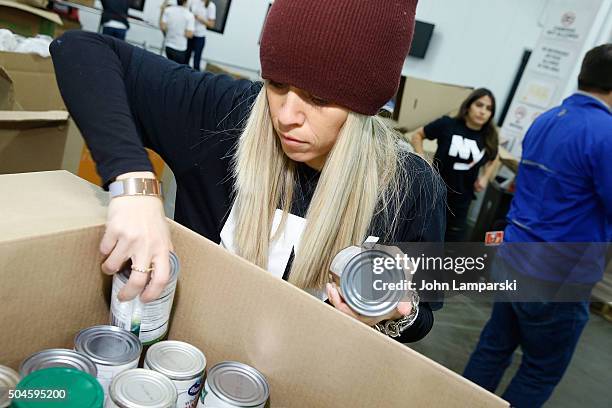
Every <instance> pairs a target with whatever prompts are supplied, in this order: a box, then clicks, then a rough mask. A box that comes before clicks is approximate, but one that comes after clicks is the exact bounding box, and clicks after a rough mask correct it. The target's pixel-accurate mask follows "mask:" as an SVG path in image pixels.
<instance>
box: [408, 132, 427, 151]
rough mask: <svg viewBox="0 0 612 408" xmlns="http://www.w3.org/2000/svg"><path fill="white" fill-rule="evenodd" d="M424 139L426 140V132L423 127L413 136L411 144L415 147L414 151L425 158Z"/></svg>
mask: <svg viewBox="0 0 612 408" xmlns="http://www.w3.org/2000/svg"><path fill="white" fill-rule="evenodd" d="M423 139H425V131H424V130H423V127H420V128H418V129H417V131H416V132H415V133H414V134H413V135H412V139H411V140H410V142H411V143H412V147H414V151H415V152H417V153H418V154H420V155H421V156H423V157H425V150H423Z"/></svg>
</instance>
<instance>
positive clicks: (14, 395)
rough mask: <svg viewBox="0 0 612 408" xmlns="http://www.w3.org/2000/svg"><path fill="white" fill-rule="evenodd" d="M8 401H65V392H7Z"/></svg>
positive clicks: (38, 390)
mask: <svg viewBox="0 0 612 408" xmlns="http://www.w3.org/2000/svg"><path fill="white" fill-rule="evenodd" d="M9 398H10V399H30V400H34V399H49V400H51V399H55V400H57V399H65V398H66V390H45V389H36V390H9Z"/></svg>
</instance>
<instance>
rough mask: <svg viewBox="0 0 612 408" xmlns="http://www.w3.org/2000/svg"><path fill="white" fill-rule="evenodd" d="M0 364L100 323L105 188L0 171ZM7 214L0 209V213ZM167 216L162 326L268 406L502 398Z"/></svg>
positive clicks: (464, 402) (478, 402)
mask: <svg viewBox="0 0 612 408" xmlns="http://www.w3.org/2000/svg"><path fill="white" fill-rule="evenodd" d="M0 197H3V198H5V197H8V198H9V199H2V200H0V213H2V214H3V215H4V216H3V217H1V218H0V274H1V276H0V280H1V282H2V285H0V301H1V302H2V314H1V315H0V327H2V330H1V331H0V364H4V365H9V366H11V367H13V368H16V367H17V366H18V364H19V363H20V361H21V360H22V359H23V358H25V357H26V356H28V355H29V354H30V353H32V352H35V351H38V350H41V349H45V348H50V347H71V346H72V344H73V343H72V342H73V337H74V335H75V333H76V332H77V331H78V330H80V329H82V328H85V327H88V326H91V325H95V324H102V323H106V322H107V319H108V300H109V292H108V290H109V286H110V278H109V277H107V276H104V275H103V274H102V273H101V272H100V263H101V261H102V259H101V257H100V254H99V250H98V248H99V243H100V239H101V238H102V234H103V232H104V223H105V219H106V214H105V213H106V208H105V205H106V194H104V193H103V192H102V191H101V190H100V189H99V188H97V187H95V186H93V185H92V184H89V183H87V182H85V181H84V180H82V179H80V178H78V177H76V176H74V175H72V174H70V173H67V172H62V171H59V172H45V173H29V174H17V175H3V176H0ZM7 214H8V216H7ZM169 222H170V227H171V233H172V240H173V244H174V247H175V250H176V253H177V254H178V257H179V259H180V260H181V271H180V277H179V288H178V293H177V298H176V299H175V308H174V315H173V320H172V322H171V327H170V333H169V337H170V338H171V339H178V340H184V341H187V342H189V343H192V344H193V345H195V346H197V347H199V348H200V349H202V350H203V351H204V353H205V354H206V357H207V360H208V367H211V366H212V365H213V364H215V363H217V362H219V361H223V360H230V359H232V360H237V361H242V362H244V363H247V364H250V365H252V366H254V367H256V368H258V369H259V370H260V371H261V372H262V373H263V374H264V375H265V376H266V377H267V379H268V382H269V383H270V387H271V400H270V406H271V407H310V408H314V407H351V408H353V407H386V408H388V407H398V408H399V407H402V408H403V407H406V406H411V407H461V408H464V407H471V408H477V407H483V408H484V407H487V408H489V407H507V406H508V404H507V403H505V402H504V401H503V400H501V399H500V398H499V397H497V396H495V395H493V394H491V393H489V392H488V391H485V390H483V389H482V388H480V387H478V386H476V385H474V384H473V383H471V382H469V381H468V380H466V379H464V378H462V377H460V376H459V375H457V374H455V373H453V372H452V371H450V370H448V369H446V368H444V367H442V366H441V365H439V364H437V363H435V362H433V361H431V360H429V359H428V358H426V357H424V356H422V355H420V354H419V353H417V352H415V351H413V350H411V349H410V348H409V347H407V346H404V345H402V344H399V343H397V342H396V341H394V340H392V339H390V338H388V337H386V336H384V335H383V334H381V333H378V332H376V331H375V330H372V329H371V328H369V327H367V326H365V325H363V324H362V323H360V322H358V321H357V320H354V319H352V318H350V317H348V316H346V315H344V314H342V313H341V312H339V311H337V310H335V309H334V308H332V307H331V306H329V305H326V304H324V303H322V302H321V301H319V300H318V299H316V298H314V297H313V296H311V295H309V294H307V293H306V292H304V291H302V290H300V289H297V288H295V287H294V286H292V285H291V284H289V283H287V282H285V281H283V280H280V279H278V278H276V277H274V276H272V275H271V274H270V273H268V272H266V271H264V270H262V269H260V268H258V267H256V266H254V265H252V264H250V263H249V262H247V261H245V260H243V259H241V258H239V257H237V256H234V255H232V254H230V253H228V252H227V251H225V250H224V249H223V248H221V247H220V246H219V245H216V244H214V243H213V242H210V241H208V240H207V239H205V238H203V237H201V236H199V235H198V234H196V233H194V232H192V231H190V230H188V229H186V228H184V227H182V226H180V225H178V224H176V223H174V222H171V221H169Z"/></svg>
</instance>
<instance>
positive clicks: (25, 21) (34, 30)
mask: <svg viewBox="0 0 612 408" xmlns="http://www.w3.org/2000/svg"><path fill="white" fill-rule="evenodd" d="M61 25H62V19H61V18H60V17H59V16H58V15H57V14H56V13H52V12H49V11H45V10H41V9H39V8H36V7H32V6H29V5H26V4H21V3H17V2H15V1H9V0H0V28H6V29H9V30H11V31H12V32H13V33H15V34H19V35H22V36H24V37H34V36H35V35H36V34H45V35H49V36H51V37H53V36H54V35H55V28H56V27H58V26H61Z"/></svg>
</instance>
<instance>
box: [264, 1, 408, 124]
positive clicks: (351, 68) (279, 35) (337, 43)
mask: <svg viewBox="0 0 612 408" xmlns="http://www.w3.org/2000/svg"><path fill="white" fill-rule="evenodd" d="M416 5H417V0H384V1H378V0H276V1H275V2H274V5H273V6H272V8H271V10H270V13H269V14H268V18H267V20H266V24H265V27H264V32H263V36H262V39H261V48H260V59H261V70H262V77H263V78H264V79H270V80H273V81H276V82H280V83H286V84H289V85H292V86H295V87H297V88H300V89H303V90H305V91H307V92H309V93H310V94H312V95H315V96H317V97H319V98H323V99H326V100H329V101H330V102H333V103H336V104H338V105H341V106H344V107H346V108H348V109H350V110H352V111H354V112H357V113H362V114H365V115H375V114H377V113H378V110H379V109H380V108H381V107H382V106H383V105H384V104H385V103H387V101H389V100H390V99H391V98H393V96H394V95H395V93H396V92H397V89H398V87H399V80H400V75H401V71H402V67H403V65H404V59H405V58H406V55H407V54H408V51H409V49H410V42H411V41H412V34H413V31H414V15H415V11H416Z"/></svg>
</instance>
